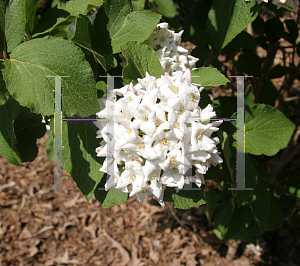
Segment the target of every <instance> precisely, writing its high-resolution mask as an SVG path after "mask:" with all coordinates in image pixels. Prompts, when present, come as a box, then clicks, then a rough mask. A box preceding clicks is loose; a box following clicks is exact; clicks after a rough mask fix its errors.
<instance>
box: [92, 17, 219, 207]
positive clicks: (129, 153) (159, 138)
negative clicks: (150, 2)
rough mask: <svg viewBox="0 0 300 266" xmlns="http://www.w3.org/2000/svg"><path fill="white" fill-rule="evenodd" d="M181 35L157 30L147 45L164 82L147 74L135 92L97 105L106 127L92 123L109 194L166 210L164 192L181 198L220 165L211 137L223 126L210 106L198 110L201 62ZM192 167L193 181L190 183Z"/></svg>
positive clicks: (162, 26) (129, 89) (125, 89)
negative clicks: (151, 201) (195, 76)
mask: <svg viewBox="0 0 300 266" xmlns="http://www.w3.org/2000/svg"><path fill="white" fill-rule="evenodd" d="M182 32H183V31H181V32H180V33H178V34H177V33H174V32H173V31H171V30H169V29H168V24H167V23H160V24H158V25H157V27H156V29H155V30H154V32H153V34H152V35H151V36H150V38H149V39H148V40H147V41H146V42H145V43H146V44H147V45H149V46H150V47H152V48H153V49H154V50H155V51H156V53H157V55H158V57H159V59H160V62H161V65H162V70H163V73H162V75H161V77H160V78H156V77H152V76H150V75H149V74H148V73H146V77H145V78H143V79H138V83H137V84H136V85H135V86H133V84H132V83H130V84H129V85H125V86H124V87H122V88H121V89H114V93H115V94H116V95H118V98H116V96H115V98H114V101H106V106H104V101H103V100H101V101H99V103H100V105H101V108H102V110H101V111H100V112H98V113H97V116H98V117H99V118H102V119H104V118H105V119H106V122H107V124H105V123H104V122H103V121H97V122H94V123H95V125H96V126H97V127H98V128H99V130H98V131H97V138H102V141H101V142H100V147H98V148H97V149H96V152H97V156H107V158H106V160H105V161H104V164H103V166H102V168H101V169H100V170H101V171H103V172H106V173H108V174H109V175H110V178H109V179H108V180H107V182H106V185H105V189H106V190H109V189H120V190H122V191H123V192H124V193H129V195H130V196H134V195H136V196H137V197H138V199H139V200H140V201H141V202H142V201H143V200H144V199H145V198H146V197H148V196H152V197H155V198H156V199H157V201H158V202H159V203H160V204H161V205H162V206H164V202H163V197H164V191H165V189H166V187H174V188H175V189H176V191H177V192H178V190H179V189H183V187H184V184H190V183H195V184H196V185H197V186H198V187H200V186H201V185H202V184H204V177H203V174H205V173H206V172H207V170H208V168H209V167H210V165H211V164H212V165H216V164H218V163H222V158H221V157H220V156H219V152H218V150H217V147H216V145H217V144H218V143H219V139H218V138H217V137H212V134H213V133H214V132H215V131H217V130H218V126H219V125H220V124H221V122H222V121H215V122H212V123H211V122H210V119H211V118H213V117H215V116H216V113H215V112H214V111H213V107H212V106H211V105H208V106H207V107H206V108H204V109H203V110H201V109H200V107H199V102H200V100H201V99H200V92H201V90H203V87H200V88H198V87H199V86H200V85H199V84H192V82H191V70H192V69H193V68H194V66H195V63H196V62H197V60H198V59H197V58H194V57H192V56H190V55H188V50H186V49H184V48H183V47H181V46H179V45H180V42H181V35H182ZM120 96H121V98H120ZM188 124H191V127H189V126H188ZM193 166H194V167H195V169H196V173H195V175H194V176H189V177H187V176H186V173H187V171H188V170H189V169H191V168H192V167H193Z"/></svg>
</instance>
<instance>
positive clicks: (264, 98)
mask: <svg viewBox="0 0 300 266" xmlns="http://www.w3.org/2000/svg"><path fill="white" fill-rule="evenodd" d="M276 100H277V89H276V87H275V86H274V84H273V82H272V81H270V80H269V81H267V82H265V83H264V84H263V85H262V86H261V87H260V89H259V102H260V103H264V104H268V105H271V106H274V105H275V102H276Z"/></svg>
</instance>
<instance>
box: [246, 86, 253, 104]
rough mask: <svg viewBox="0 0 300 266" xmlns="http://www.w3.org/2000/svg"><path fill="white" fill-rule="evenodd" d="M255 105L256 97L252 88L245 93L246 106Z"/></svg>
mask: <svg viewBox="0 0 300 266" xmlns="http://www.w3.org/2000/svg"><path fill="white" fill-rule="evenodd" d="M253 104H254V95H253V91H252V87H250V88H249V89H248V90H247V91H246V93H245V105H253Z"/></svg>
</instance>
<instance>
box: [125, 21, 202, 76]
mask: <svg viewBox="0 0 300 266" xmlns="http://www.w3.org/2000/svg"><path fill="white" fill-rule="evenodd" d="M182 33H183V30H182V31H180V32H179V33H175V32H174V31H172V30H169V29H168V23H166V22H163V23H159V24H158V25H157V27H156V28H155V30H154V31H153V33H152V34H151V36H150V37H149V38H148V40H146V41H145V42H144V44H146V45H148V46H150V47H151V48H152V49H153V50H154V51H155V52H156V53H157V55H158V58H159V60H160V63H161V66H162V73H168V74H170V75H173V73H175V72H176V71H179V70H181V71H185V70H187V69H189V70H193V69H194V68H195V64H196V62H197V61H198V60H199V59H198V58H196V57H193V56H191V55H189V54H188V52H189V51H188V50H187V49H185V48H183V47H182V46H180V44H181V35H182ZM120 57H121V59H122V61H123V62H122V63H121V65H122V66H123V67H125V66H126V64H127V63H126V59H125V57H124V56H122V54H120Z"/></svg>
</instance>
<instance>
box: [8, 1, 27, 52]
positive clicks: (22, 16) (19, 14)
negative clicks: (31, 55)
mask: <svg viewBox="0 0 300 266" xmlns="http://www.w3.org/2000/svg"><path fill="white" fill-rule="evenodd" d="M25 26H26V5H25V1H24V0H14V1H11V2H10V4H9V5H8V7H7V11H6V15H5V39H6V43H7V52H11V51H12V50H13V49H14V48H15V47H16V46H17V45H18V44H19V43H20V42H21V41H22V39H23V36H24V33H25Z"/></svg>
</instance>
